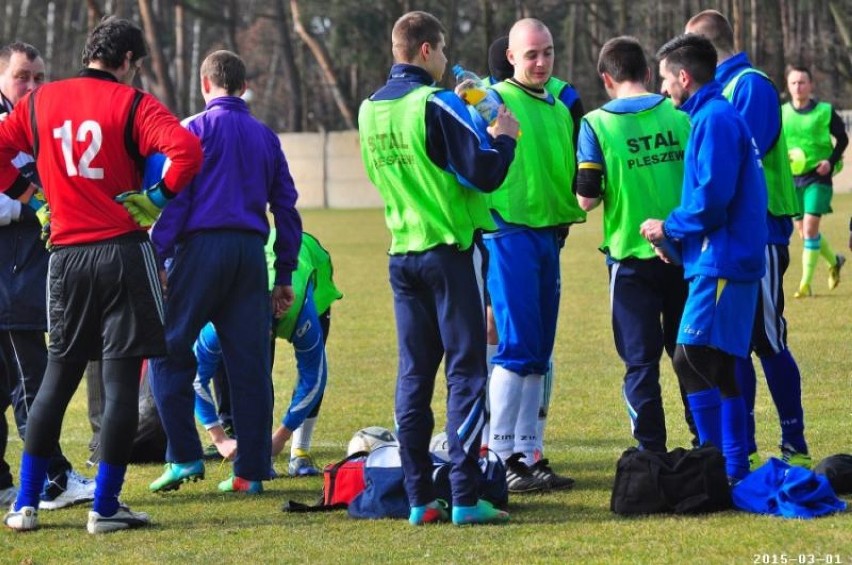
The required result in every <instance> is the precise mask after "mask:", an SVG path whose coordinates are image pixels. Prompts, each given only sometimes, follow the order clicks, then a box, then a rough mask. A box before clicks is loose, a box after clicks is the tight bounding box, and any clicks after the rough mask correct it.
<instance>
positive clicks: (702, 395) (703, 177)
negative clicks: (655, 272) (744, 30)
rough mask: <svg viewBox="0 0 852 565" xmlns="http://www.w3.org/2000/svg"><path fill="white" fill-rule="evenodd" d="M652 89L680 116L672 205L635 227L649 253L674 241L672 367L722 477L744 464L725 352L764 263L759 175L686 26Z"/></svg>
mask: <svg viewBox="0 0 852 565" xmlns="http://www.w3.org/2000/svg"><path fill="white" fill-rule="evenodd" d="M657 59H658V60H659V61H660V76H661V77H662V79H663V84H662V90H663V93H664V94H668V95H669V96H671V99H672V102H674V104H675V106H677V107H679V108H680V109H682V110H683V111H684V112H686V113H687V114H688V115H689V117H690V122H691V124H692V130H691V132H690V136H689V139H688V141H687V144H686V149H685V152H684V178H683V191H682V194H681V202H680V205H679V206H678V207H677V208H675V209H674V210H672V212H671V213H669V215H668V217H667V218H666V219H665V221H663V220H659V219H648V220H646V221H645V222H643V223H642V226H641V228H640V230H641V233H642V235H643V236H644V237H645V239H647V240H648V241H650V242H651V243H652V244H654V245H655V246H657V247H656V252H657V253H658V255H661V256H664V257H666V256H667V257H668V258H669V259H671V256H670V255H668V254H667V252H666V251H665V250H666V249H667V246H668V245H670V244H671V243H672V242H680V244H681V247H682V255H683V267H684V275H685V277H686V280H687V282H688V283H689V294H688V296H687V299H686V305H685V307H684V312H683V316H682V318H681V322H680V330H679V331H678V336H677V346H676V349H675V355H674V368H675V372H676V373H677V376H678V379H679V380H680V381H681V383H682V385H683V388H684V389H685V390H686V399H687V402H688V403H689V407H690V409H691V411H692V415H693V418H694V419H695V425H696V427H697V428H698V436H699V439H700V441H701V442H702V443H707V442H709V443H712V444H713V445H715V446H716V447H718V448H720V449H721V450H722V453H723V454H724V456H725V463H726V469H727V472H728V476H729V477H731V480H732V481H736V480H739V479H742V478H743V477H745V475H747V474H748V472H749V465H748V451H747V442H746V423H745V418H746V411H745V402H744V401H743V399H742V396H741V395H740V392H739V390H738V388H737V381H736V377H735V375H734V358H735V357H736V356H744V355H746V354H747V353H748V350H749V343H750V341H751V339H750V338H751V328H752V324H753V323H754V318H753V312H754V311H755V305H756V302H757V294H758V286H759V281H760V279H761V277H763V274H764V271H765V270H766V269H765V261H764V256H763V250H764V247H765V246H766V239H767V233H766V232H767V228H766V199H767V197H766V181H765V179H764V177H763V173H762V172H761V170H760V160H759V159H758V158H757V149H756V148H755V146H754V141H753V140H752V137H751V132H750V131H749V129H748V126H747V125H746V123H745V121H744V120H743V118H742V117H741V116H740V115H739V113H738V112H737V110H736V109H735V108H734V107H733V106H732V105H731V104H730V103H729V102H728V101H727V100H725V98H724V97H723V96H722V86H721V85H720V84H719V83H718V82H716V81H715V80H714V78H713V77H714V73H715V70H716V50H715V49H714V48H713V44H712V43H710V41H708V40H707V39H706V38H704V37H701V36H699V35H695V34H686V35H682V36H679V37H676V38H674V39H672V40H671V41H669V42H668V43H666V44H665V45H663V46H662V47H661V48H660V50H659V51H658V53H657Z"/></svg>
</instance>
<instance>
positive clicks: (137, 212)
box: [115, 181, 172, 228]
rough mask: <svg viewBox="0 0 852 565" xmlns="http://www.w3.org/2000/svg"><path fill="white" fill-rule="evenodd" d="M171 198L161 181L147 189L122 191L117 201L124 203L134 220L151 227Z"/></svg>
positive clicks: (143, 225)
mask: <svg viewBox="0 0 852 565" xmlns="http://www.w3.org/2000/svg"><path fill="white" fill-rule="evenodd" d="M167 194H168V196H167ZM171 198H172V195H171V193H169V189H168V188H167V187H166V185H165V184H164V183H163V181H160V182H158V183H157V184H155V185H154V186H152V187H151V188H149V189H147V190H130V191H128V192H122V193H121V194H119V195H118V196H116V197H115V201H116V202H120V203H121V204H123V205H124V207H125V208H126V209H127V211H128V212H129V213H130V215H131V217H132V218H133V221H135V222H136V223H137V224H139V225H140V226H142V227H143V228H150V227H151V226H152V225H154V222H156V221H157V218H159V217H160V212H162V211H163V208H164V207H165V206H166V204H168V202H169V200H170V199H171Z"/></svg>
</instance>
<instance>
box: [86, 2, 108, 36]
mask: <svg viewBox="0 0 852 565" xmlns="http://www.w3.org/2000/svg"><path fill="white" fill-rule="evenodd" d="M86 13H87V14H88V16H89V18H88V26H89V31H91V30H93V29H94V28H95V26H96V25H98V22H100V21H101V19H102V18H103V17H104V12H103V10H101V6H100V4H99V3H98V1H97V0H86Z"/></svg>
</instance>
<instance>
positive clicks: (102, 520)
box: [86, 504, 151, 534]
mask: <svg viewBox="0 0 852 565" xmlns="http://www.w3.org/2000/svg"><path fill="white" fill-rule="evenodd" d="M149 523H151V518H149V517H148V514H146V513H145V512H134V511H133V510H131V509H130V508H128V507H127V506H126V505H124V504H120V505H119V506H118V510H117V511H116V513H115V514H113V515H112V516H101V515H100V514H98V513H97V512H95V511H94V510H91V511H89V522H88V523H87V524H86V529H87V530H88V531H89V533H90V534H106V533H109V532H115V531H117V530H128V529H130V528H141V527H142V526H147V525H148V524H149Z"/></svg>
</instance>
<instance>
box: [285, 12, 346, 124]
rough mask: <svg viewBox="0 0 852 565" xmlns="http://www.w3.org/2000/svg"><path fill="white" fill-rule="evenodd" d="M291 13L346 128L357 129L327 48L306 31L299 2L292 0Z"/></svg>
mask: <svg viewBox="0 0 852 565" xmlns="http://www.w3.org/2000/svg"><path fill="white" fill-rule="evenodd" d="M290 13H291V14H292V15H293V27H294V28H295V30H296V34H298V36H299V38H300V39H301V40H302V41H304V42H305V45H307V46H308V49H310V51H311V54H312V55H313V56H314V59H316V61H317V63H318V64H319V66H320V69H322V72H323V75H324V76H325V79H326V81H327V82H328V86H329V88H330V89H331V95H332V97H333V98H334V103H335V105H336V106H337V109H338V110H339V111H340V115H341V116H342V117H343V121H344V122H345V123H346V127H347V128H349V129H355V116H354V114H353V113H352V108H351V107H350V105H349V103H348V101H347V100H346V99H345V97H344V95H343V92H342V91H341V90H340V86H339V85H338V83H337V75H336V74H335V72H334V67H333V65H332V63H331V57H329V55H328V52H327V51H326V50H325V47H324V46H323V45H322V44H321V43H320V42H319V41H317V39H316V38H315V37H314V36H313V35H311V33H310V32H309V31H308V30H307V29H305V26H303V25H302V21H301V17H300V15H301V12H300V11H299V2H297V0H290Z"/></svg>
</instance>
